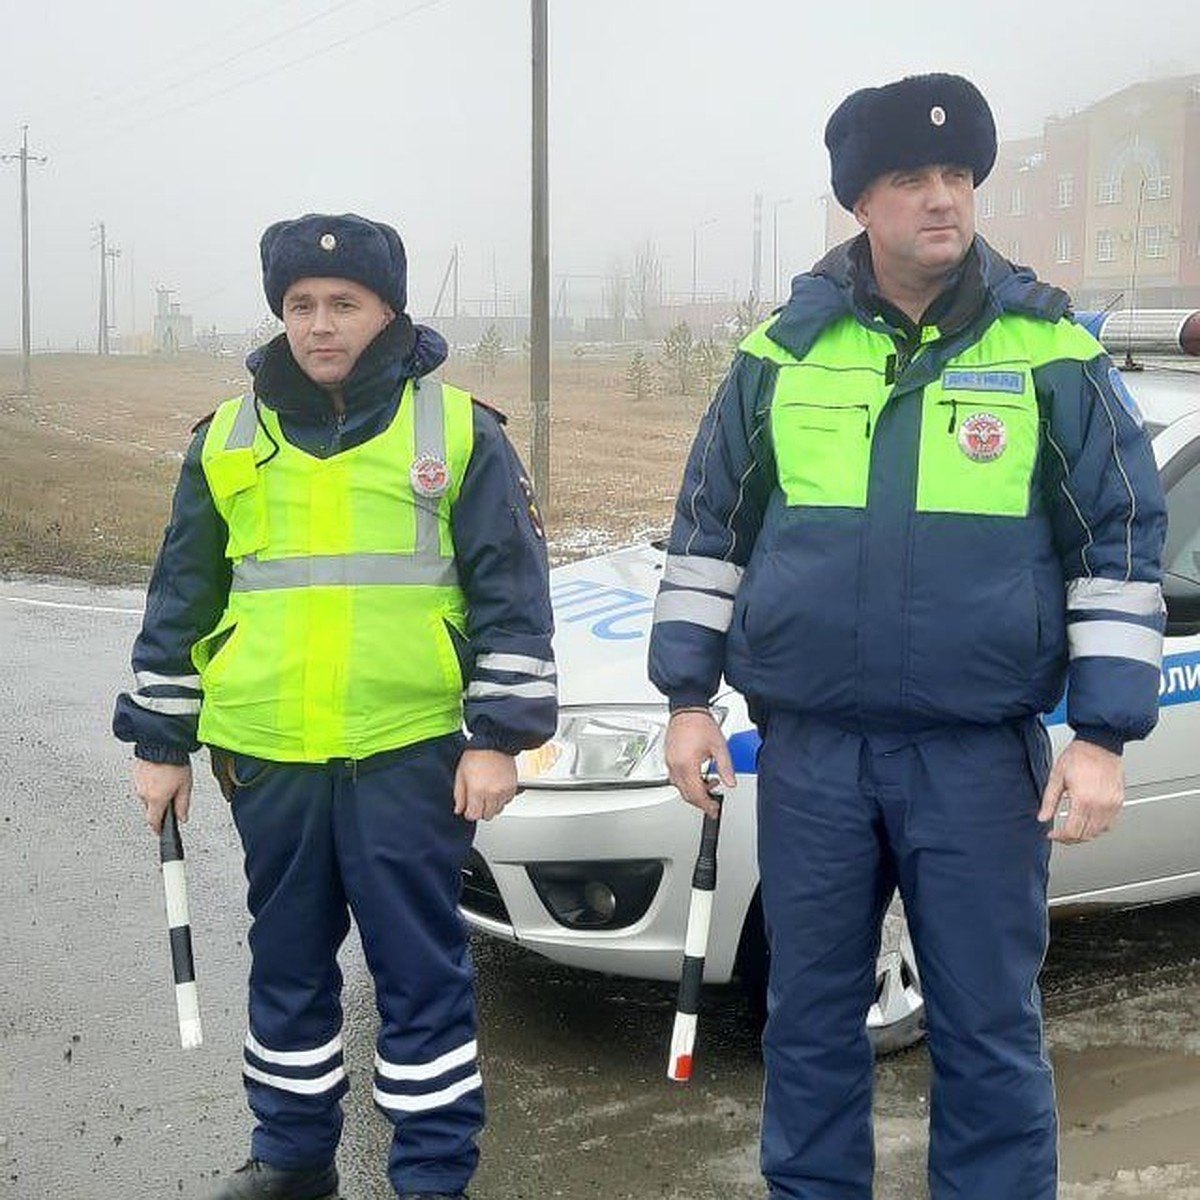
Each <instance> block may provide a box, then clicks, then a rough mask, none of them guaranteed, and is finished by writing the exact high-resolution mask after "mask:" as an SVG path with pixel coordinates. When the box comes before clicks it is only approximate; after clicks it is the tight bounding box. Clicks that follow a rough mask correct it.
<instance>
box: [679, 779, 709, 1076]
mask: <svg viewBox="0 0 1200 1200" xmlns="http://www.w3.org/2000/svg"><path fill="white" fill-rule="evenodd" d="M713 796H714V798H715V799H717V800H720V799H721V797H720V796H719V795H717V793H715V792H714V793H713ZM720 832H721V812H720V810H719V809H718V810H717V815H716V816H715V817H710V816H705V818H704V827H703V828H702V829H701V831H700V853H699V854H698V855H697V856H696V866H695V868H694V869H693V871H692V898H691V903H690V904H689V906H688V919H687V933H686V935H685V936H684V943H683V971H682V973H681V974H680V976H679V999H678V1001H677V1002H676V1005H675V1027H674V1029H673V1030H672V1031H671V1055H670V1059H669V1060H668V1062H667V1078H668V1079H674V1080H677V1081H678V1082H681V1083H682V1082H686V1081H687V1080H688V1079H690V1078H691V1076H692V1048H693V1046H694V1045H695V1042H696V1014H697V1012H698V1011H699V1008H700V984H701V982H702V981H703V979H704V958H705V955H706V954H707V952H708V926H709V922H710V920H711V919H712V902H713V892H714V891H715V890H716V886H717V837H718V835H719V834H720Z"/></svg>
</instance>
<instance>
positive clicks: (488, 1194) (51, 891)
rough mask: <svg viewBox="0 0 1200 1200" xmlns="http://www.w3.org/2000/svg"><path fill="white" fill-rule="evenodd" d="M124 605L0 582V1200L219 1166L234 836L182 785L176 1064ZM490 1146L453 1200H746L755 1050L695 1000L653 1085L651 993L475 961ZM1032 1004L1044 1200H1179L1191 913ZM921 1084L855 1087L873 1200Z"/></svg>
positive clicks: (230, 1046)
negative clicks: (1045, 1084)
mask: <svg viewBox="0 0 1200 1200" xmlns="http://www.w3.org/2000/svg"><path fill="white" fill-rule="evenodd" d="M140 605H141V596H140V595H139V594H138V593H137V592H136V591H122V590H90V589H81V588H79V587H77V586H75V585H48V584H44V583H36V582H21V581H16V580H12V579H10V580H7V581H2V580H0V657H2V659H3V664H4V668H5V669H4V670H3V672H0V714H3V736H0V778H3V780H4V786H3V788H0V913H2V914H3V920H2V921H0V967H2V969H0V1195H2V1196H4V1197H6V1198H10V1200H50V1198H54V1200H131V1198H136V1200H156V1198H165V1197H180V1198H182V1200H194V1198H195V1200H198V1198H201V1197H203V1196H205V1194H206V1192H207V1189H209V1188H210V1187H211V1186H212V1183H213V1180H214V1177H215V1175H216V1173H217V1172H218V1171H222V1170H229V1169H230V1168H232V1167H233V1166H235V1165H237V1164H238V1163H239V1162H240V1161H241V1159H242V1157H243V1156H244V1154H245V1150H246V1137H247V1130H248V1122H247V1117H246V1113H245V1111H244V1109H243V1106H242V1096H241V1087H240V1082H239V1064H240V1047H241V1040H242V1037H243V1033H244V1001H243V992H242V987H243V974H244V970H245V965H246V953H245V946H244V939H245V917H244V915H243V911H242V880H241V873H240V862H239V858H238V852H237V844H236V837H235V835H234V832H233V830H232V827H231V823H230V821H229V819H228V813H227V811H226V809H225V806H224V804H223V803H222V801H221V800H220V797H219V795H218V794H217V792H216V789H215V786H213V785H212V783H211V781H210V780H209V779H208V778H207V777H206V776H203V775H198V796H197V801H196V812H195V815H194V817H193V820H192V822H191V823H190V825H189V826H188V828H187V829H186V831H185V838H186V846H187V854H188V872H189V885H190V889H191V895H192V921H193V927H194V935H195V947H196V958H197V970H198V977H199V985H200V995H201V1007H202V1014H203V1019H204V1032H205V1041H204V1045H203V1046H202V1047H201V1048H200V1049H198V1050H194V1051H187V1052H185V1051H183V1050H181V1049H180V1048H179V1044H178V1034H177V1026H176V1018H175V1011H174V1000H173V990H172V987H171V980H170V963H169V956H168V950H167V940H166V931H165V921H164V913H163V898H162V892H161V884H160V880H159V872H158V865H157V848H156V845H155V842H154V840H153V839H152V838H151V837H150V836H149V834H148V832H147V831H146V829H145V827H144V826H143V825H142V823H141V818H140V814H139V806H138V805H136V803H135V802H134V801H133V799H132V798H131V796H130V792H129V787H128V783H127V781H126V770H127V765H128V763H127V755H126V751H125V749H124V747H121V746H119V745H117V744H116V743H115V742H113V741H112V739H111V738H110V736H109V735H108V729H107V723H108V717H109V713H110V711H111V699H112V693H113V691H114V688H115V687H116V686H119V681H121V680H123V679H124V678H125V677H126V671H127V668H126V665H125V664H126V658H127V646H128V642H129V639H130V638H131V637H132V636H133V633H134V631H135V629H136V627H137V622H138V618H139V609H140ZM476 961H477V967H478V975H479V992H480V1003H481V1016H482V1025H483V1032H482V1038H481V1044H482V1057H483V1064H484V1072H485V1078H486V1079H487V1081H488V1087H489V1102H490V1122H489V1125H488V1128H487V1130H486V1132H485V1134H484V1137H483V1142H482V1148H483V1163H482V1167H481V1170H480V1172H479V1175H478V1177H477V1180H476V1183H475V1185H474V1187H473V1188H472V1196H473V1198H474V1200H552V1198H554V1200H557V1198H561V1200H585V1198H586V1200H592V1198H594V1197H597V1196H601V1197H605V1198H606V1200H634V1198H635V1197H636V1198H637V1200H650V1198H661V1200H718V1198H720V1200H761V1197H762V1196H763V1194H764V1192H763V1187H762V1185H761V1183H760V1181H759V1179H758V1174H757V1162H756V1153H757V1149H756V1134H757V1113H758V1098H759V1094H760V1090H761V1084H762V1077H761V1076H762V1072H761V1064H760V1061H759V1056H758V1049H757V1044H756V1037H755V1032H754V1028H753V1024H752V1022H751V1020H750V1017H749V1013H748V1010H747V1008H746V1006H745V1004H744V1002H743V1000H742V998H741V996H740V995H739V994H738V993H737V991H736V990H733V989H714V990H712V991H710V992H709V993H707V994H706V996H705V1000H704V1008H703V1015H702V1026H701V1035H700V1043H699V1046H698V1063H697V1072H696V1076H695V1077H694V1079H693V1080H692V1082H691V1083H690V1084H688V1085H677V1084H671V1083H668V1081H667V1080H666V1079H665V1078H664V1062H665V1052H666V1046H667V1039H668V1036H669V1030H670V1020H671V1012H672V1005H673V996H672V992H671V989H670V988H668V987H666V986H663V985H657V984H646V983H638V982H631V981H628V980H619V979H607V978H599V977H596V976H591V975H586V974H584V973H582V972H578V971H572V970H569V969H567V968H564V967H558V966H554V965H552V964H550V963H547V962H545V961H543V960H540V959H537V958H535V957H533V956H531V955H528V954H526V953H524V952H522V951H520V950H517V949H514V948H512V947H508V946H501V945H496V944H490V943H478V944H477V945H476ZM345 967H346V975H347V1006H346V1007H347V1031H346V1032H347V1062H348V1066H349V1068H350V1070H351V1074H352V1079H353V1084H354V1088H353V1091H352V1093H351V1099H350V1101H349V1114H348V1121H347V1131H346V1137H345V1141H344V1144H343V1150H342V1154H341V1159H340V1161H341V1166H342V1174H343V1189H342V1190H343V1194H344V1196H345V1197H346V1198H347V1200H385V1197H387V1196H388V1195H389V1194H390V1193H389V1190H388V1187H387V1184H386V1181H385V1180H384V1177H383V1168H382V1164H383V1159H384V1154H385V1145H386V1138H387V1134H388V1129H389V1127H388V1126H386V1125H385V1124H384V1122H383V1121H382V1118H380V1117H379V1116H378V1115H377V1114H376V1113H375V1112H374V1111H373V1110H372V1109H371V1107H370V1103H369V1084H370V1071H371V1053H372V1038H373V1032H374V1009H373V1004H372V1000H371V994H370V987H369V980H368V978H367V975H366V972H365V968H364V967H363V964H362V961H361V958H360V956H359V955H358V953H357V952H356V951H355V950H354V949H353V947H350V948H348V950H347V952H346V954H345ZM1044 981H1045V988H1046V992H1047V997H1048V998H1047V1009H1048V1013H1049V1022H1048V1032H1049V1039H1050V1046H1051V1050H1052V1054H1053V1060H1054V1065H1055V1068H1056V1072H1057V1076H1058V1081H1059V1094H1060V1102H1061V1117H1062V1129H1063V1137H1062V1162H1063V1184H1062V1189H1061V1193H1060V1195H1061V1197H1062V1200H1116V1198H1118V1197H1140V1198H1141V1200H1200V1138H1197V1136H1196V1132H1197V1129H1200V1023H1198V1021H1197V1015H1198V1014H1200V902H1184V903H1180V904H1175V905H1170V906H1166V907H1163V908H1161V909H1153V910H1151V909H1143V910H1141V911H1138V912H1133V913H1125V914H1119V915H1111V916H1103V917H1092V918H1086V919H1076V920H1072V921H1070V922H1067V923H1065V924H1059V925H1057V926H1056V928H1055V933H1054V939H1053V946H1052V950H1051V955H1050V959H1049V961H1048V963H1047V966H1046V971H1045V976H1044ZM928 1082H929V1072H928V1059H927V1056H926V1054H925V1052H924V1050H923V1049H917V1050H914V1051H910V1052H908V1053H905V1054H902V1055H900V1056H897V1057H894V1058H890V1059H887V1060H885V1061H883V1062H881V1063H880V1065H879V1069H878V1087H877V1100H876V1110H877V1143H878V1151H879V1171H878V1188H877V1195H878V1197H879V1198H880V1200H922V1198H923V1197H925V1196H926V1194H927V1193H926V1191H925V1187H924V1183H923V1175H924V1153H925V1132H924V1127H925V1119H926V1117H927V1113H928Z"/></svg>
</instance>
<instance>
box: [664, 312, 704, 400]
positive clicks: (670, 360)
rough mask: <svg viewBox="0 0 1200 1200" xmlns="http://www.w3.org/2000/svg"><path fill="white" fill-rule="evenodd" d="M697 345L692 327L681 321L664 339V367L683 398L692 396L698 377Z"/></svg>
mask: <svg viewBox="0 0 1200 1200" xmlns="http://www.w3.org/2000/svg"><path fill="white" fill-rule="evenodd" d="M695 358H696V343H695V340H694V339H693V338H692V329H691V326H690V325H689V324H688V323H687V322H686V321H680V322H679V323H678V324H677V325H672V326H671V328H670V329H668V330H667V336H666V337H665V338H663V353H662V365H663V367H664V368H666V370H667V371H668V372H669V373H670V374H671V376H672V377H673V379H674V381H675V382H676V383H677V384H678V387H679V394H680V395H681V396H690V395H691V394H692V384H693V383H694V382H695V375H696V362H695Z"/></svg>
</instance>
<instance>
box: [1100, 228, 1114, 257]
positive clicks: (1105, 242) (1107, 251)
mask: <svg viewBox="0 0 1200 1200" xmlns="http://www.w3.org/2000/svg"><path fill="white" fill-rule="evenodd" d="M1096 261H1097V262H1102V263H1110V262H1116V261H1117V238H1116V235H1115V234H1114V233H1113V231H1112V230H1111V229H1101V230H1099V231H1098V232H1097V234H1096Z"/></svg>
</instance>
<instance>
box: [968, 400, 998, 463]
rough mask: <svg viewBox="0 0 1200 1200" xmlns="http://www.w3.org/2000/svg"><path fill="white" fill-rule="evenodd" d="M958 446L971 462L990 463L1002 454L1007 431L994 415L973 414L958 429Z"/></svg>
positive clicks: (985, 413)
mask: <svg viewBox="0 0 1200 1200" xmlns="http://www.w3.org/2000/svg"><path fill="white" fill-rule="evenodd" d="M958 445H959V449H961V450H962V452H963V453H964V454H965V455H966V456H967V457H968V458H969V459H971V460H972V461H973V462H991V461H992V460H993V459H995V458H999V457H1000V455H1002V454H1003V453H1004V448H1005V447H1006V446H1007V445H1008V430H1007V429H1005V428H1004V422H1003V421H1002V420H1000V418H999V417H997V416H996V415H995V414H994V413H990V412H981V413H973V414H972V415H971V416H969V417H968V418H967V419H966V420H965V421H964V422H963V423H962V424H961V425H960V426H959V427H958Z"/></svg>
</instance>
